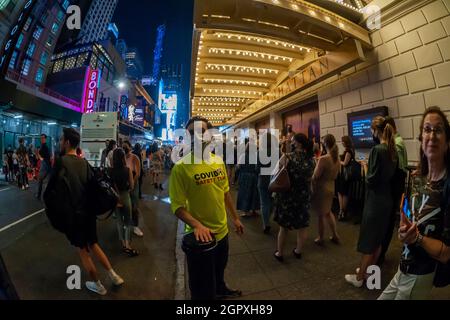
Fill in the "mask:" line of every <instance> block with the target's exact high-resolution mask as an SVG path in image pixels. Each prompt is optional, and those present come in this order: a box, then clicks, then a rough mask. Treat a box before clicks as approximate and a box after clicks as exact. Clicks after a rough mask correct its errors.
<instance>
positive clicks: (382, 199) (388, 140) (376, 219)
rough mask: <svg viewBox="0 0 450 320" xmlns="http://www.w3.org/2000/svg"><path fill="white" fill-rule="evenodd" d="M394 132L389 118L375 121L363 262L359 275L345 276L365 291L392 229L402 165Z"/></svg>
mask: <svg viewBox="0 0 450 320" xmlns="http://www.w3.org/2000/svg"><path fill="white" fill-rule="evenodd" d="M394 132H395V131H394V128H393V127H392V126H391V125H390V124H389V123H387V121H386V119H385V118H383V117H381V116H378V117H376V118H375V119H374V120H373V121H372V134H373V138H374V141H375V143H376V144H377V145H376V146H375V147H373V148H372V150H371V152H370V156H369V167H368V172H367V175H366V185H367V188H366V190H367V195H366V201H365V203H364V210H363V218H362V222H361V229H360V234H359V241H358V252H360V253H361V254H362V258H361V262H360V264H359V268H358V269H356V270H357V274H347V275H346V276H345V280H346V281H347V282H348V283H350V284H352V285H354V286H355V287H362V285H363V283H364V279H365V277H366V271H367V268H368V267H369V266H371V265H374V264H375V263H376V262H377V260H378V257H379V255H380V253H381V244H382V242H383V239H384V237H385V234H386V232H387V229H388V226H389V219H390V212H391V211H392V206H393V199H392V190H391V189H392V188H391V182H392V177H393V176H394V173H395V169H396V167H397V161H398V156H397V149H396V147H395V139H394V137H395V134H394Z"/></svg>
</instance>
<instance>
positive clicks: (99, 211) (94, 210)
mask: <svg viewBox="0 0 450 320" xmlns="http://www.w3.org/2000/svg"><path fill="white" fill-rule="evenodd" d="M86 164H87V166H88V174H89V178H88V188H87V189H88V192H87V194H88V206H87V209H88V212H89V213H90V214H92V215H95V216H97V217H98V216H102V215H105V214H106V215H107V216H106V218H105V219H107V218H109V217H110V216H111V215H112V214H113V212H114V210H115V209H116V207H117V204H118V203H119V194H118V193H117V192H116V190H115V189H114V183H113V182H112V179H111V178H110V176H109V175H108V172H107V171H106V170H102V169H100V168H92V167H91V165H90V164H89V163H88V162H87V161H86Z"/></svg>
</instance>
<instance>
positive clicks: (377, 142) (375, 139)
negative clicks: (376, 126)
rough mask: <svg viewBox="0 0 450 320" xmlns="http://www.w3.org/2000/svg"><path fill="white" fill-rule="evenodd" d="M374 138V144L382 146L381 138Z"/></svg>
mask: <svg viewBox="0 0 450 320" xmlns="http://www.w3.org/2000/svg"><path fill="white" fill-rule="evenodd" d="M372 137H373V142H375V144H380V143H381V141H380V138H378V137H376V136H374V135H373V136H372Z"/></svg>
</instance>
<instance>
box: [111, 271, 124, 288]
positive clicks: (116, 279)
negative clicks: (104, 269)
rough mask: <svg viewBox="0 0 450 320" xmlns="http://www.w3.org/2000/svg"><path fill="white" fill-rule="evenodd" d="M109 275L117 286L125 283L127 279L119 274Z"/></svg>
mask: <svg viewBox="0 0 450 320" xmlns="http://www.w3.org/2000/svg"><path fill="white" fill-rule="evenodd" d="M109 277H110V278H111V280H112V282H113V284H114V285H115V286H121V285H123V284H124V283H125V281H124V280H123V279H122V278H121V277H120V276H119V275H118V274H115V275H113V276H112V275H109Z"/></svg>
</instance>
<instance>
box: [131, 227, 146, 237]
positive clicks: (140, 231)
mask: <svg viewBox="0 0 450 320" xmlns="http://www.w3.org/2000/svg"><path fill="white" fill-rule="evenodd" d="M133 232H134V234H135V235H137V236H138V237H143V236H144V233H143V232H142V230H141V229H139V228H138V227H134V229H133Z"/></svg>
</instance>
